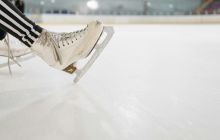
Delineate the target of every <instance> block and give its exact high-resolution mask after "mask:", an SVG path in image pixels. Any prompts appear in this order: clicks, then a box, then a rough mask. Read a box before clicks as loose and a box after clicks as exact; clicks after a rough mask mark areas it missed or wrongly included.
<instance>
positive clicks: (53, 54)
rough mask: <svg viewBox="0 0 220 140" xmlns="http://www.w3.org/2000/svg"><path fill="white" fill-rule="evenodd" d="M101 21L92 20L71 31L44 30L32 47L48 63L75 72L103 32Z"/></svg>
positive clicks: (68, 71)
mask: <svg viewBox="0 0 220 140" xmlns="http://www.w3.org/2000/svg"><path fill="white" fill-rule="evenodd" d="M103 29H104V27H103V25H102V23H101V22H99V21H94V22H91V23H90V24H88V25H87V27H86V28H84V29H82V30H78V31H75V32H70V33H53V32H48V31H46V30H44V31H43V32H42V33H41V35H40V37H39V38H38V39H37V41H36V42H35V43H34V44H33V46H32V47H31V49H32V50H33V52H35V53H36V54H37V55H38V56H40V57H41V58H42V59H43V60H44V61H45V62H46V63H47V64H48V65H50V66H51V67H53V68H56V69H59V70H63V71H65V72H67V73H70V74H72V73H74V72H75V71H76V70H77V68H76V67H75V65H74V64H76V63H77V62H78V61H79V60H81V59H84V58H86V57H87V56H89V54H90V53H91V51H92V50H93V49H94V48H95V47H96V44H97V42H98V40H99V38H100V37H101V35H102V33H103Z"/></svg>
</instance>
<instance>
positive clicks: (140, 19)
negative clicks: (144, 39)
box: [24, 0, 220, 24]
mask: <svg viewBox="0 0 220 140" xmlns="http://www.w3.org/2000/svg"><path fill="white" fill-rule="evenodd" d="M24 2H25V13H26V14H27V15H28V16H29V17H30V18H32V19H33V20H35V21H36V22H42V23H44V22H46V23H48V22H49V23H60V22H65V23H86V22H88V20H93V19H97V17H98V18H100V20H104V22H107V23H140V24H141V23H182V22H184V23H203V22H206V23H216V22H217V23H218V22H219V21H220V20H219V19H218V15H219V14H220V0H117V1H110V0H24ZM54 15H55V16H56V17H54ZM59 16H62V20H60V18H61V17H59ZM72 16H73V17H74V18H73V17H72ZM85 16H88V17H87V18H86V19H85V18H81V17H85ZM70 17H72V18H70ZM192 17H193V18H192ZM201 18H202V19H201Z"/></svg>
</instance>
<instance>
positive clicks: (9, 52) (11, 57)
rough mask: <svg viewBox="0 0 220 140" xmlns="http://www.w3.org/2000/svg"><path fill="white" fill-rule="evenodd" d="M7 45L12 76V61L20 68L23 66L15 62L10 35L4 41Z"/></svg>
mask: <svg viewBox="0 0 220 140" xmlns="http://www.w3.org/2000/svg"><path fill="white" fill-rule="evenodd" d="M4 41H5V43H6V46H7V48H8V69H9V72H10V75H12V71H11V62H10V59H11V60H12V61H13V62H14V63H15V64H17V65H18V66H19V67H21V65H20V64H19V63H18V62H17V61H16V60H15V57H14V55H13V52H12V50H11V48H10V43H9V35H7V37H6V39H4Z"/></svg>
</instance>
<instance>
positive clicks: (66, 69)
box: [63, 64, 77, 74]
mask: <svg viewBox="0 0 220 140" xmlns="http://www.w3.org/2000/svg"><path fill="white" fill-rule="evenodd" d="M76 70H77V68H76V67H75V66H74V65H73V64H71V65H69V66H68V67H66V68H65V69H64V70H63V71H64V72H67V73H69V74H73V73H74V72H75V71H76Z"/></svg>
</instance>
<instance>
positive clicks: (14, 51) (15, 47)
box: [0, 35, 33, 74]
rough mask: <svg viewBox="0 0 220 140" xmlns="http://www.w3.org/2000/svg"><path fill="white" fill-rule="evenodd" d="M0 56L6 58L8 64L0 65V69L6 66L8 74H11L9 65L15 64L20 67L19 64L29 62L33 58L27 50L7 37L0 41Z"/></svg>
mask: <svg viewBox="0 0 220 140" xmlns="http://www.w3.org/2000/svg"><path fill="white" fill-rule="evenodd" d="M0 56H2V57H7V58H8V62H7V63H2V64H0V68H3V67H5V66H8V68H9V72H10V74H12V72H11V65H13V64H17V65H18V66H21V65H20V64H19V63H20V62H23V61H25V60H29V59H30V58H32V57H33V55H31V50H30V49H29V48H27V47H26V46H25V45H24V44H22V43H21V42H20V41H18V40H17V39H15V38H14V37H12V36H9V35H7V36H6V38H5V39H3V40H2V41H0Z"/></svg>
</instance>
